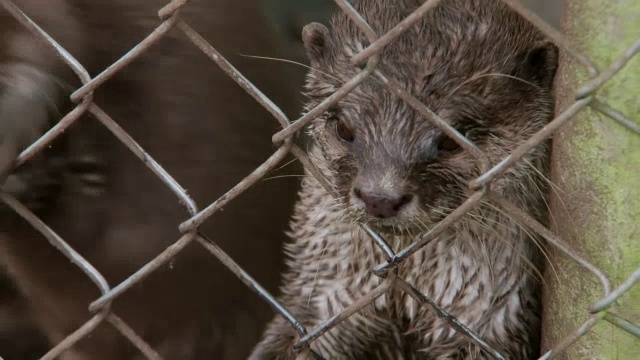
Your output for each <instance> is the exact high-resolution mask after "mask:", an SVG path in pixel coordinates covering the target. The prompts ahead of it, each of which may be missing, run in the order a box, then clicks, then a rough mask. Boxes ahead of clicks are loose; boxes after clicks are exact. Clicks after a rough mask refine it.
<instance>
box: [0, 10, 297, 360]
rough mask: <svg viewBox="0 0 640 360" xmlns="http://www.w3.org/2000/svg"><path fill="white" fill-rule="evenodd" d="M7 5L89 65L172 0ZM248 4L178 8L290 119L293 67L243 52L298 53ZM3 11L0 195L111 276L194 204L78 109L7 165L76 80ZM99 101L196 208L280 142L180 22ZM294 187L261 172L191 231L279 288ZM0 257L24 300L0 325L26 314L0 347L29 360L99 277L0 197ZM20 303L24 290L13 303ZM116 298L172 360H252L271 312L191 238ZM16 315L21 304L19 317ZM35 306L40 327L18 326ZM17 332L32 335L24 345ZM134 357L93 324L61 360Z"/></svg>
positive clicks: (76, 311)
mask: <svg viewBox="0 0 640 360" xmlns="http://www.w3.org/2000/svg"><path fill="white" fill-rule="evenodd" d="M15 3H16V5H17V6H18V7H19V8H20V9H21V10H23V11H24V12H25V13H26V14H27V15H28V16H29V17H30V18H32V19H33V20H34V21H35V22H36V23H37V24H38V25H39V26H41V27H42V28H43V29H44V30H45V31H47V32H48V33H49V34H50V35H51V36H52V37H53V38H54V39H55V40H56V41H57V42H59V43H60V44H61V45H62V46H63V47H64V48H65V49H67V50H68V51H69V52H70V53H71V54H72V55H73V56H74V57H75V58H77V59H78V61H79V62H80V63H81V64H82V65H83V66H85V67H86V69H87V71H88V72H89V74H91V75H92V76H95V75H97V74H99V73H100V72H102V71H103V70H104V69H106V68H107V67H108V66H109V65H111V64H112V63H113V62H114V61H116V60H117V59H119V58H120V57H121V56H123V55H124V54H125V53H127V51H129V50H130V49H131V48H133V47H134V46H135V45H136V44H138V43H139V42H140V41H141V40H143V39H144V38H145V37H146V36H148V35H149V34H150V33H151V32H152V31H153V29H154V28H155V27H156V26H158V25H159V24H160V23H161V21H160V19H159V18H158V15H157V14H158V10H159V9H161V8H162V7H163V6H165V5H166V4H167V3H168V1H166V0H131V1H125V2H113V1H101V0H92V1H84V0H51V1H49V0H47V1H42V0H17V1H15ZM260 4H261V3H260V2H258V1H256V2H253V1H228V0H206V1H193V2H191V3H189V4H187V5H186V6H185V7H183V8H182V9H181V12H180V14H181V18H182V19H184V20H185V21H186V22H187V23H188V24H190V25H191V26H193V27H194V28H195V29H196V31H198V32H199V33H200V34H201V35H202V36H203V37H204V38H205V39H206V40H208V41H209V42H210V43H211V44H212V45H213V46H214V47H215V48H216V49H217V50H218V51H220V53H222V54H223V55H224V56H226V57H227V59H228V60H229V61H230V62H231V63H232V64H234V66H236V67H237V68H238V69H239V70H240V71H241V72H242V73H243V74H244V75H245V76H246V77H247V78H248V79H249V80H250V81H252V82H253V83H254V84H256V86H257V87H259V88H260V89H262V90H263V91H264V92H265V93H266V95H267V96H269V97H270V98H272V99H273V101H274V102H275V103H277V104H278V105H280V107H281V108H282V109H283V111H284V112H286V113H288V114H291V113H294V114H295V113H297V112H299V111H300V109H299V108H298V106H299V104H300V101H299V100H300V98H299V97H298V88H299V87H300V86H302V83H303V80H304V78H303V75H304V73H303V71H302V70H300V72H299V73H296V69H291V67H290V66H288V65H286V64H281V63H276V62H265V61H263V60H256V59H252V58H248V57H245V56H243V55H261V56H270V57H278V58H290V55H289V54H290V53H295V51H296V49H291V44H289V43H285V42H284V41H283V39H282V38H281V37H279V35H277V34H276V33H275V29H276V27H277V26H278V25H277V24H273V23H269V22H268V19H266V17H265V16H264V14H263V13H262V10H261V7H260ZM3 6H5V7H6V6H8V5H6V3H3ZM5 9H6V8H3V7H0V185H1V186H2V191H3V192H5V193H9V194H11V195H13V196H14V197H16V198H18V200H20V201H21V202H22V203H23V204H24V205H25V206H27V207H28V208H29V209H30V210H31V211H33V212H35V213H36V215H38V217H39V218H40V219H42V221H44V222H45V223H46V224H47V225H48V226H50V227H51V228H52V229H53V230H54V231H56V232H57V233H58V234H59V235H60V237H62V238H63V239H64V240H65V241H67V242H68V243H69V244H70V246H71V247H73V248H74V249H75V250H76V251H78V252H79V253H80V254H81V255H82V256H83V257H85V258H86V259H87V260H88V261H89V262H90V263H91V264H92V265H93V266H95V268H97V270H98V271H99V272H100V273H101V274H102V275H103V276H104V277H105V278H106V280H107V282H108V283H109V285H110V286H111V287H113V286H116V285H118V284H119V283H120V282H121V281H123V280H124V279H126V278H127V277H128V276H130V275H131V274H133V273H134V272H135V271H137V270H138V269H139V268H141V267H142V266H143V265H145V264H146V263H147V262H149V261H150V260H152V259H153V258H155V257H156V256H157V255H159V254H160V253H161V252H162V251H163V250H164V249H166V248H167V247H168V246H170V245H171V244H173V243H174V242H176V241H177V240H178V239H179V238H180V236H181V234H180V232H179V231H178V225H179V224H180V223H181V222H183V221H185V220H186V219H188V218H189V217H190V215H189V214H188V213H187V212H186V211H185V209H184V207H183V206H181V205H180V204H179V203H178V199H177V198H176V196H175V195H174V194H173V193H172V192H171V191H170V189H169V188H168V187H167V186H166V185H164V184H163V183H162V182H161V181H160V180H159V179H158V178H157V177H156V176H155V175H154V174H153V173H152V172H151V171H149V169H147V167H146V166H145V164H144V163H143V162H142V161H141V160H140V159H138V158H137V157H136V156H134V155H133V154H132V153H131V152H130V151H129V150H128V149H127V148H126V147H125V146H123V144H122V143H121V142H120V141H119V140H118V139H116V138H115V136H114V135H113V134H111V133H110V132H109V131H107V129H106V128H105V127H104V126H102V125H101V124H100V123H98V121H97V120H96V119H95V118H94V117H93V116H92V115H90V114H88V113H86V114H85V115H84V116H83V117H82V118H80V119H79V120H78V121H77V122H75V123H74V124H73V125H72V126H70V127H69V128H68V129H66V131H65V133H64V136H63V137H60V138H59V139H58V140H56V141H55V142H54V143H52V144H51V145H52V146H51V148H49V147H47V148H45V149H44V150H43V152H41V153H39V154H38V155H37V156H36V157H34V158H32V159H30V160H29V161H27V162H26V163H24V164H22V165H21V166H20V167H19V168H17V169H14V168H13V166H12V164H13V161H14V160H15V158H16V156H17V155H18V154H19V153H20V151H22V150H24V148H25V147H27V146H28V145H30V144H31V143H32V142H33V141H35V140H36V139H37V138H38V137H39V136H41V135H42V134H43V133H44V132H45V131H46V130H47V129H48V128H49V127H50V126H52V125H53V124H54V123H55V122H57V121H58V120H60V118H61V117H62V116H63V115H65V114H66V113H67V112H68V111H70V110H71V109H72V108H73V107H72V105H73V104H70V101H69V100H68V99H69V95H70V94H71V92H72V91H73V89H76V88H77V87H78V86H79V85H80V84H79V81H78V80H77V77H76V76H75V75H74V74H73V73H72V72H71V70H70V69H69V67H68V66H66V65H65V64H64V63H62V61H61V60H60V59H59V58H58V57H57V56H56V55H55V54H54V53H53V52H52V51H51V50H50V49H49V48H48V47H47V46H46V45H45V44H43V43H41V42H40V40H38V39H37V38H35V37H34V36H33V35H32V34H31V33H29V32H28V31H27V30H26V28H25V27H24V26H22V25H20V24H19V23H18V22H17V21H16V20H15V19H14V17H13V16H11V15H10V14H9V13H8V12H7V11H5ZM285 41H287V40H286V39H285ZM93 99H94V103H95V104H96V105H97V106H99V107H100V108H101V109H103V110H104V111H105V112H106V113H107V114H109V115H110V116H111V117H112V118H113V119H114V120H115V121H116V122H117V123H118V124H119V125H120V126H121V127H122V128H123V129H124V130H126V131H127V132H128V134H130V135H131V136H132V137H133V138H134V139H135V141H137V142H138V143H139V144H140V145H141V146H142V148H144V149H145V150H146V151H147V152H148V153H149V154H150V156H152V157H153V158H154V159H155V160H157V161H158V163H159V164H161V166H163V167H164V168H165V169H166V170H167V172H168V173H169V174H171V175H172V176H173V177H174V178H175V179H176V180H177V182H178V183H180V184H181V185H182V186H183V187H184V188H186V189H187V190H188V191H189V194H190V196H191V197H192V198H193V199H194V200H195V202H196V203H197V204H198V205H199V206H200V208H204V207H205V206H207V205H208V204H209V203H211V202H212V201H214V200H215V199H217V198H218V197H219V196H221V195H223V194H224V193H225V192H226V191H228V190H229V189H231V188H232V187H233V186H234V185H235V184H237V183H238V182H239V181H240V180H241V179H242V178H244V177H245V176H246V175H248V174H249V173H250V172H252V171H253V170H254V169H255V168H256V167H258V166H259V165H260V164H261V163H262V162H263V161H264V160H266V159H267V158H268V157H269V156H270V155H271V154H272V153H273V151H274V148H273V145H272V143H271V142H270V141H269V139H270V136H271V134H272V133H273V132H275V131H277V130H278V128H279V125H278V123H277V121H275V119H274V118H273V117H272V116H271V115H270V114H269V113H268V112H267V111H266V110H264V109H263V108H262V107H261V106H260V105H259V104H258V103H257V102H256V101H255V100H254V99H252V98H251V97H250V96H249V95H248V94H246V92H245V91H244V90H242V89H241V88H240V87H239V86H238V85H237V84H235V83H234V82H233V81H232V80H231V79H230V78H229V77H228V76H227V75H225V74H224V73H223V72H222V70H220V69H219V68H218V67H217V66H216V65H215V63H214V62H213V61H212V60H211V59H209V58H207V56H205V55H204V54H203V53H202V52H201V51H200V50H199V49H198V48H196V47H195V46H194V45H193V44H191V43H190V42H189V41H188V39H187V38H186V36H184V34H182V33H181V32H180V31H179V30H178V29H172V30H171V31H169V32H168V33H167V34H166V36H165V37H163V38H162V39H161V40H160V41H159V42H158V43H156V44H155V45H153V46H152V47H151V48H150V49H149V50H148V51H146V52H145V53H144V54H143V55H141V56H140V57H139V58H137V59H136V60H135V61H133V62H132V63H131V64H129V65H128V66H126V67H125V68H123V69H122V71H120V72H118V73H117V74H116V75H115V76H114V77H112V78H111V79H109V80H107V81H106V82H105V83H104V84H103V85H101V86H100V87H98V88H97V89H96V90H95V92H94V97H93ZM287 169H291V166H289V167H288V168H287ZM289 171H294V170H289ZM270 176H271V175H270ZM297 187H298V185H297V184H296V182H294V181H289V180H288V179H286V178H285V179H279V180H277V181H264V182H261V183H259V184H257V186H256V187H255V188H252V189H250V190H249V191H248V192H246V193H243V194H242V195H241V196H240V197H239V198H238V199H236V200H234V201H233V202H232V203H230V204H229V205H228V206H225V208H224V211H223V212H219V213H217V214H215V215H214V216H213V217H212V218H211V219H210V220H208V221H207V222H205V223H204V224H203V225H202V226H201V228H200V231H201V232H202V233H203V234H205V235H208V236H210V237H211V239H212V240H213V241H215V242H216V243H217V244H218V245H219V246H220V247H221V248H222V249H224V250H225V251H227V252H228V254H230V255H231V256H232V257H233V258H234V259H235V260H236V261H237V262H238V263H239V265H240V266H242V267H243V268H244V269H245V270H246V271H247V272H248V273H250V274H252V275H254V276H255V278H256V280H257V281H259V282H260V283H261V284H262V285H263V286H264V287H265V288H267V289H271V290H274V289H275V288H277V285H278V279H279V273H280V272H281V271H282V270H283V268H284V266H283V264H282V255H281V254H280V248H281V246H282V242H283V241H284V240H285V235H284V230H285V229H286V224H287V219H288V214H289V213H290V211H291V208H292V206H293V201H294V198H295V193H296V190H297ZM0 262H1V263H2V264H0V269H2V270H3V271H4V269H5V268H6V269H7V270H6V271H7V274H8V276H9V277H10V279H11V284H9V285H6V286H7V288H8V287H9V286H14V285H15V287H16V288H17V293H16V294H14V295H12V294H10V293H8V292H5V291H4V289H3V291H2V293H1V294H0V297H2V299H1V300H2V301H3V304H2V307H3V308H6V309H9V308H10V309H19V310H20V312H18V311H14V310H8V311H6V312H4V311H2V313H1V314H0V316H2V317H3V319H0V322H2V323H3V324H7V325H8V324H10V323H11V322H13V323H19V322H20V321H19V319H15V321H14V319H7V320H6V321H5V320H4V319H5V317H9V316H13V317H20V316H24V320H23V321H22V322H21V323H22V324H24V326H21V328H18V327H16V328H15V329H13V330H14V331H15V332H14V334H13V335H11V334H9V332H10V331H12V329H10V328H9V327H1V328H0V332H2V333H1V334H0V338H1V340H0V342H1V343H2V344H3V345H4V344H5V343H6V344H7V346H12V347H15V348H14V349H11V348H8V347H3V348H1V349H0V356H4V357H7V356H9V357H10V356H11V355H10V354H12V351H15V352H14V353H15V354H18V352H19V351H23V349H24V348H25V347H29V350H32V351H33V353H32V354H29V355H25V356H37V357H38V358H40V357H41V356H43V355H44V352H41V350H39V349H45V350H47V351H48V349H50V348H51V347H53V346H54V345H56V344H58V343H59V342H60V341H61V340H63V339H64V338H65V337H66V336H68V335H69V334H71V333H73V332H74V331H76V330H77V329H78V328H79V327H80V326H82V325H83V324H84V323H85V322H86V321H87V320H89V319H90V318H91V317H92V316H93V314H92V313H91V312H89V310H88V306H89V304H90V303H91V302H92V301H94V300H95V299H97V298H98V297H99V296H100V292H99V291H98V289H97V287H96V286H95V285H94V284H93V283H92V282H91V281H90V279H89V278H88V277H87V276H86V275H85V274H84V273H82V272H81V271H80V269H79V268H78V267H76V266H75V265H74V264H72V263H71V262H70V261H69V260H68V259H67V258H66V257H65V256H64V255H63V254H62V253H60V252H59V251H58V250H56V249H55V248H54V247H53V246H52V245H51V244H50V243H49V242H48V241H47V240H46V239H45V238H44V237H43V236H42V235H41V234H39V233H38V232H37V231H35V230H34V229H33V228H32V227H31V225H29V224H27V223H26V222H25V221H24V220H23V219H21V218H20V217H19V216H18V215H17V214H16V213H15V212H14V211H13V210H12V209H11V208H9V207H8V206H6V205H5V204H4V203H2V202H1V201H0ZM19 299H24V300H25V302H23V303H20V305H19V306H17V305H16V306H14V304H15V303H16V301H18V300H19ZM25 305H28V308H25ZM5 306H6V307H5ZM23 309H24V311H22V310H23ZM112 309H113V310H114V313H115V314H117V315H118V316H119V317H120V318H121V319H122V320H124V321H125V322H126V323H127V324H128V325H129V326H131V328H132V329H133V330H134V331H135V332H136V334H138V335H139V336H140V337H141V338H142V339H143V340H145V341H146V342H147V343H148V344H149V345H150V346H151V347H152V348H153V349H155V350H156V351H157V352H158V354H159V355H160V356H162V357H163V358H165V359H184V360H190V359H191V360H199V359H228V360H240V359H246V357H247V355H248V354H249V352H250V348H251V346H252V345H253V344H255V342H256V341H257V340H258V338H259V335H260V328H261V326H263V324H266V323H267V322H268V320H269V319H270V317H271V313H270V310H269V307H268V306H267V305H266V304H265V303H264V302H263V301H261V300H260V299H259V298H258V296H256V295H255V294H253V293H252V292H251V291H250V290H249V289H247V288H246V287H245V286H244V285H243V284H242V282H241V281H239V280H238V279H237V278H236V277H235V276H234V275H233V274H231V272H229V271H228V270H227V269H226V268H225V267H224V266H223V265H222V264H221V263H219V261H218V260H217V259H216V258H215V257H213V256H212V254H210V253H209V252H207V251H206V250H205V249H204V248H203V247H202V246H200V245H199V244H196V243H193V244H190V245H189V246H188V247H187V248H186V249H185V250H183V251H182V252H181V253H180V254H179V255H178V256H176V257H175V258H174V259H173V260H172V261H171V262H170V264H168V266H164V267H162V268H160V269H158V270H157V271H156V272H154V273H153V274H152V275H151V276H150V277H149V278H147V279H145V280H144V281H142V282H141V283H139V284H137V285H135V286H134V287H132V288H131V289H129V290H128V291H127V292H125V293H123V294H122V295H121V296H120V297H118V298H117V299H115V300H114V302H113V304H112ZM25 312H27V313H28V315H22V314H24V313H25ZM31 319H33V321H34V322H35V323H36V324H37V328H36V329H33V330H34V331H27V330H26V327H29V326H31V325H30V324H32V321H31ZM37 331H40V332H42V333H44V334H45V335H46V338H47V339H48V343H47V344H44V347H43V346H42V344H40V343H38V342H37V341H36V339H37V337H36V336H31V335H27V334H31V333H34V332H37ZM5 335H6V337H5ZM9 336H14V337H15V338H16V340H8V337H9ZM26 336H30V338H29V339H25V338H24V337H26ZM26 340H34V344H32V345H30V346H26V345H25V346H24V347H23V346H22V345H20V344H21V343H20V342H19V341H21V342H22V343H23V342H24V341H26ZM36 343H37V344H36ZM18 347H20V348H18ZM36 352H37V353H36ZM23 353H24V352H23ZM140 356H141V354H140V352H139V351H138V350H137V349H136V348H134V347H133V345H132V344H131V343H130V342H129V341H128V340H127V339H126V338H125V337H124V336H123V335H121V334H120V333H119V332H117V331H116V330H115V329H114V328H113V327H112V326H111V324H109V323H107V322H106V321H105V322H103V323H102V324H101V325H99V326H98V327H97V328H96V329H95V330H94V331H93V332H91V334H90V335H89V336H87V337H84V338H83V339H81V340H80V341H79V342H77V343H76V344H75V345H74V346H73V347H72V348H71V349H70V350H68V351H67V352H65V353H64V354H63V355H62V356H61V357H59V358H61V359H74V360H78V359H80V360H82V359H91V360H113V359H137V358H139V357H140Z"/></svg>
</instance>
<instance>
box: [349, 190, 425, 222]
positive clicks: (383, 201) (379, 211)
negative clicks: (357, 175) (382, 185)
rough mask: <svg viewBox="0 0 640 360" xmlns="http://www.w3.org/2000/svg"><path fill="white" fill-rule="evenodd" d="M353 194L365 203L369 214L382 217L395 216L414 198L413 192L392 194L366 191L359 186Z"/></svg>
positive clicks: (365, 208)
mask: <svg viewBox="0 0 640 360" xmlns="http://www.w3.org/2000/svg"><path fill="white" fill-rule="evenodd" d="M353 195H354V196H355V197H356V198H357V199H360V200H361V201H362V202H363V203H364V210H365V212H366V213H367V214H368V215H371V216H373V217H376V218H380V219H386V218H391V217H395V216H396V215H398V213H399V212H400V211H401V210H402V208H403V207H405V205H407V204H409V203H410V202H411V200H413V195H411V194H401V195H390V194H384V193H376V192H364V191H362V190H360V189H358V188H354V189H353Z"/></svg>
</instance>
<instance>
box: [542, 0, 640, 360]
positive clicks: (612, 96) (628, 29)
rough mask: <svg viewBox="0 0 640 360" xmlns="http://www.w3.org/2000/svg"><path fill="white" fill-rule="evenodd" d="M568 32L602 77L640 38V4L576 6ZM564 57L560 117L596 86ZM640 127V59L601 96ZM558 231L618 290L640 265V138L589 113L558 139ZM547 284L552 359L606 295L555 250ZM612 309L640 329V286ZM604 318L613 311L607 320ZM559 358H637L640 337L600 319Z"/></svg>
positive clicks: (598, 0)
mask: <svg viewBox="0 0 640 360" xmlns="http://www.w3.org/2000/svg"><path fill="white" fill-rule="evenodd" d="M566 6H567V7H566V9H565V20H564V33H565V34H566V36H567V37H568V39H569V40H570V42H571V43H572V44H574V45H575V46H576V47H577V49H579V50H580V51H581V52H582V53H584V54H585V55H587V56H588V57H589V58H591V59H592V60H593V61H594V63H595V64H596V65H597V66H598V68H599V69H600V70H601V71H602V70H604V69H606V68H608V67H609V66H610V65H611V64H612V63H613V62H614V61H615V60H616V59H618V58H619V57H621V56H622V54H623V53H624V52H625V50H627V49H629V48H630V47H631V45H633V44H634V43H635V42H637V41H638V39H640V1H638V0H609V1H602V0H568V1H567V5H566ZM588 79H589V78H588V74H587V72H586V70H585V68H584V66H582V65H581V64H580V63H578V62H577V61H576V60H575V59H573V58H572V57H571V56H570V55H568V54H566V53H564V54H563V56H562V64H561V68H560V72H559V74H558V78H557V92H556V93H557V96H558V107H557V108H558V111H562V110H563V109H565V108H566V107H567V106H569V105H571V104H572V102H573V101H575V100H576V91H577V90H578V89H579V88H580V87H581V85H582V84H584V83H585V82H586V81H588ZM596 96H597V98H598V99H601V100H602V101H604V102H605V103H606V104H608V105H609V106H610V107H611V108H613V109H615V110H616V111H617V112H618V113H620V114H623V115H624V116H626V118H628V119H630V120H632V121H633V122H634V123H635V124H636V125H637V126H640V54H636V56H634V58H632V59H631V60H630V61H629V63H628V64H627V65H626V67H625V68H624V69H622V70H621V71H620V72H619V73H617V74H616V75H615V76H614V77H613V78H611V79H610V80H609V81H608V82H607V83H606V84H605V85H604V87H602V88H601V89H599V90H598V91H597V92H596ZM553 148H554V150H553V155H552V160H553V161H552V164H553V165H552V174H551V180H552V182H553V183H554V184H555V185H554V186H553V189H551V190H550V194H551V198H550V209H551V215H552V216H551V217H550V219H549V226H550V228H551V229H553V230H554V231H555V232H556V233H557V234H558V235H559V236H560V237H561V238H562V239H563V240H564V241H566V242H567V243H569V244H570V245H571V247H572V248H573V249H575V250H576V252H577V253H578V254H580V255H581V256H582V257H583V258H585V259H587V260H588V261H590V262H591V263H593V264H594V265H596V266H597V267H598V268H600V269H601V270H602V271H603V272H604V273H605V274H606V275H607V277H608V278H609V280H610V282H611V285H612V288H616V287H617V286H619V285H620V284H621V283H622V282H623V281H625V280H626V279H628V278H629V276H630V275H631V274H632V273H633V272H634V271H636V270H637V269H638V268H639V267H640V134H638V133H637V132H634V131H633V130H631V129H630V128H628V127H625V126H622V125H621V124H620V123H619V122H616V121H614V120H613V119H611V118H610V117H608V116H606V115H604V114H602V113H601V112H598V111H596V110H594V109H592V108H590V107H588V108H587V109H585V110H583V111H582V112H581V113H580V114H579V115H578V116H577V117H576V118H575V119H573V120H572V122H570V123H569V124H568V125H566V126H565V127H563V128H562V129H561V131H560V132H559V133H558V134H556V136H555V137H554V140H553ZM549 257H550V264H549V265H548V267H547V269H546V279H545V289H546V291H545V314H544V337H543V351H545V352H546V351H547V350H549V349H550V348H552V347H553V346H554V345H556V344H558V343H559V342H561V341H562V340H563V339H565V338H566V337H567V336H568V335H569V334H571V333H572V332H574V331H575V330H576V329H577V328H578V327H579V326H580V325H581V324H582V323H583V322H584V321H585V320H587V319H588V318H589V317H590V316H591V315H592V314H591V313H590V312H589V306H590V305H591V304H592V303H593V302H594V301H596V300H598V299H599V298H601V297H602V295H603V289H602V286H601V285H600V283H599V282H598V281H597V279H596V277H595V276H594V275H593V274H592V273H590V272H589V271H588V270H587V269H585V268H584V267H582V266H580V265H579V264H577V263H576V262H575V261H573V260H571V259H569V258H567V257H566V256H564V255H562V254H561V253H560V252H559V251H557V250H556V249H554V248H553V247H552V246H550V249H549ZM610 311H612V312H614V313H616V314H617V315H619V316H621V317H623V318H624V319H626V320H628V321H631V322H632V323H635V324H640V284H636V285H635V286H634V287H632V288H631V289H630V290H629V291H628V292H627V293H625V294H624V295H622V296H621V297H620V298H619V299H618V300H617V301H616V302H615V303H614V305H613V306H612V307H611V309H610ZM600 315H601V316H604V312H602V313H600ZM558 358H560V359H572V360H573V359H575V360H584V359H589V360H599V359H616V360H637V359H640V338H638V337H636V336H634V335H631V334H630V333H628V332H625V331H623V330H622V329H620V328H619V327H617V326H615V325H612V324H611V323H609V322H608V321H606V320H604V319H601V320H600V321H598V322H597V323H596V325H595V326H594V327H593V328H592V329H591V330H590V331H589V332H587V334H586V335H584V336H582V337H581V338H580V339H579V340H578V341H577V342H576V343H575V344H573V345H572V346H571V347H569V349H568V350H567V352H566V353H565V354H564V355H562V356H559V357H558Z"/></svg>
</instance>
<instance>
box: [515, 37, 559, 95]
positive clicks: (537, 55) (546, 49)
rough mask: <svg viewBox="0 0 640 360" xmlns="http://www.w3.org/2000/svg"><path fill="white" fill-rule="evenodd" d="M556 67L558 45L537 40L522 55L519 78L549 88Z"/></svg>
mask: <svg viewBox="0 0 640 360" xmlns="http://www.w3.org/2000/svg"><path fill="white" fill-rule="evenodd" d="M557 69H558V47H557V46H556V45H555V44H553V43H551V42H548V41H544V42H539V43H537V44H535V45H534V46H533V47H532V48H531V49H529V50H528V51H527V52H526V54H525V55H524V61H523V62H522V64H521V65H520V69H519V71H518V72H519V74H518V75H520V77H521V78H523V79H525V80H528V81H531V82H533V83H536V84H538V85H540V86H541V87H543V88H545V89H551V87H552V86H553V78H554V77H555V75H556V70H557Z"/></svg>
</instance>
